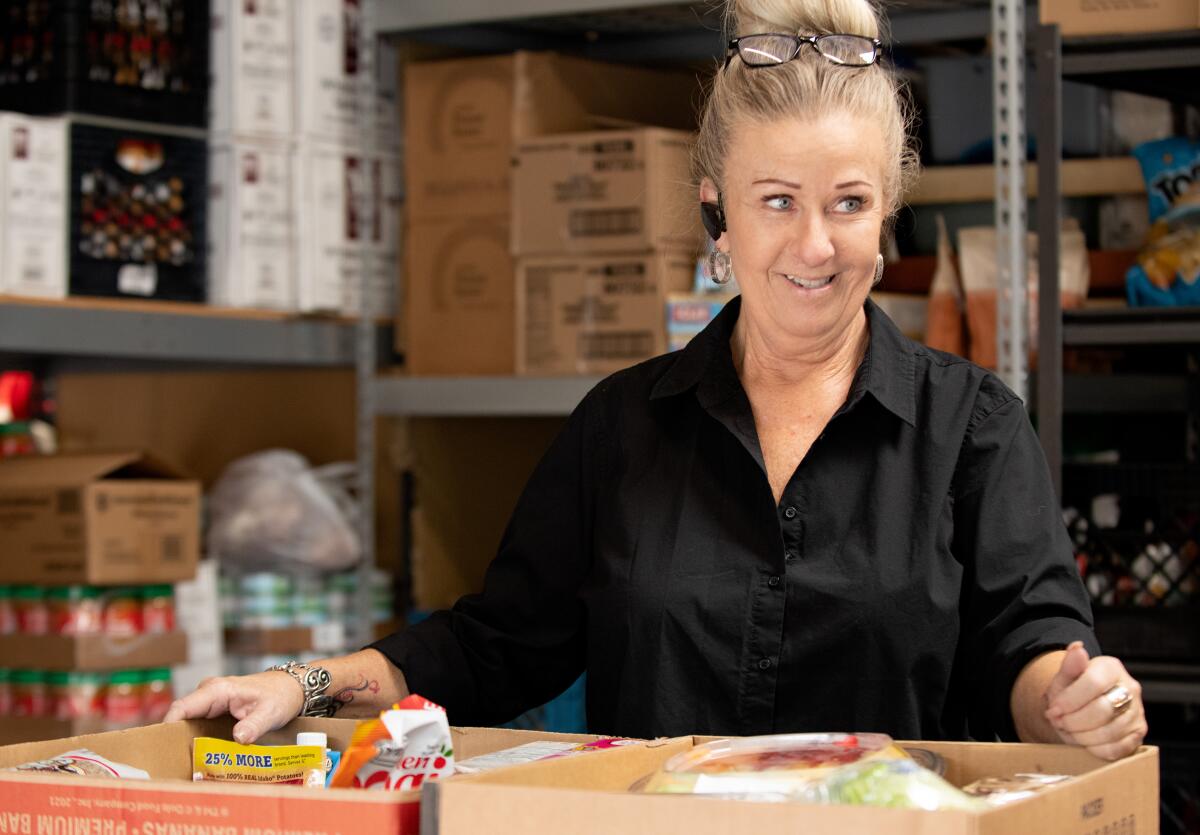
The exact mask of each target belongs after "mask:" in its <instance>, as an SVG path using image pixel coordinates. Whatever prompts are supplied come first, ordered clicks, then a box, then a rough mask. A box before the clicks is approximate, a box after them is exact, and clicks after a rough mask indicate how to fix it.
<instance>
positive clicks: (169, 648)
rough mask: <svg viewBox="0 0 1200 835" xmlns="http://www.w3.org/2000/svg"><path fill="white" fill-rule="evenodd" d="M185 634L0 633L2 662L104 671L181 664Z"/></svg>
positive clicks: (17, 666)
mask: <svg viewBox="0 0 1200 835" xmlns="http://www.w3.org/2000/svg"><path fill="white" fill-rule="evenodd" d="M187 657H188V642H187V635H185V634H184V633H182V632H164V633H161V634H157V635H0V658H3V659H4V665H5V666H6V667H11V668H13V669H22V670H49V671H61V672H65V673H71V672H81V673H90V672H103V671H106V670H132V669H148V668H150V667H170V666H173V665H175V664H183V663H184V662H186V661H187Z"/></svg>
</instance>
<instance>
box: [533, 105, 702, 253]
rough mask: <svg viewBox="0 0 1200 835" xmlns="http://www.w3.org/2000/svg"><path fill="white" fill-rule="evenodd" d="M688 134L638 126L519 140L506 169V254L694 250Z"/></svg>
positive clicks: (695, 224) (695, 223) (694, 215)
mask: <svg viewBox="0 0 1200 835" xmlns="http://www.w3.org/2000/svg"><path fill="white" fill-rule="evenodd" d="M690 154H691V135H690V134H688V133H684V132H680V131H667V130H662V129H658V128H646V129H639V130H633V131H605V132H601V133H583V134H565V135H562V136H557V137H550V138H546V139H535V140H528V141H525V142H522V143H521V144H520V145H519V146H518V147H517V151H516V159H515V168H514V171H513V244H512V247H513V253H514V254H515V255H518V256H524V255H547V254H559V253H568V252H569V253H581V254H582V253H588V254H591V253H598V252H638V251H644V250H647V249H654V248H659V249H681V250H696V249H698V248H699V244H700V241H701V238H700V225H699V220H698V216H697V212H696V201H697V199H698V198H697V196H696V192H695V189H694V188H693V187H692V186H691V185H690V175H689V170H690V168H689V166H690Z"/></svg>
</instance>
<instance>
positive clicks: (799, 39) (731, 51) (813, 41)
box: [721, 32, 883, 70]
mask: <svg viewBox="0 0 1200 835" xmlns="http://www.w3.org/2000/svg"><path fill="white" fill-rule="evenodd" d="M767 37H770V38H789V39H791V40H792V41H793V42H794V43H795V44H796V49H795V50H794V51H793V52H792V54H791V55H789V56H788V57H787V58H785V59H784V60H782V61H779V62H777V63H774V64H749V63H747V62H746V59H745V58H744V57H743V56H742V50H741V47H740V46H739V44H740V43H741V41H742V40H743V39H745V38H767ZM824 38H860V39H861V40H864V41H869V42H870V43H871V44H872V45H873V46H874V47H875V50H874V52H872V53H871V60H870V61H868V62H867V63H865V64H844V63H842V62H840V61H834V60H833V59H832V58H830V57H829V56H828V55H826V54H825V53H824V52H822V51H821V48H820V47H819V46H817V41H819V40H822V39H824ZM805 44H810V45H811V46H812V48H813V49H815V50H816V52H817V54H818V55H820V56H821V57H822V58H824V59H825V60H826V61H829V62H830V63H831V64H836V65H837V66H839V67H869V66H871V65H873V64H876V63H878V61H879V53H880V51H881V50H882V49H883V42H882V41H880V40H879V39H878V38H868V37H867V36H866V35H848V34H845V33H843V32H835V33H829V34H825V35H789V34H787V33H786V32H755V33H754V34H753V35H742V36H741V37H737V38H733V39H732V40H731V41H729V43H728V44H726V45H725V66H723V67H721V69H722V70H725V69H727V68H728V67H729V63H730V62H731V61H732V60H733V56H734V55H737V56H738V57H740V58H742V64H743V65H744V66H745V67H746V69H750V70H761V69H763V68H765V67H778V66H780V65H781V64H786V63H787V62H788V61H795V60H796V57H797V56H798V55H799V54H800V50H802V49H804V45H805Z"/></svg>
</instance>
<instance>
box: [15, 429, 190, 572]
mask: <svg viewBox="0 0 1200 835" xmlns="http://www.w3.org/2000/svg"><path fill="white" fill-rule="evenodd" d="M199 540H200V485H199V483H197V482H195V481H189V480H185V479H182V478H180V476H179V475H178V473H176V472H175V471H174V470H172V469H171V468H169V467H167V466H166V465H165V464H162V463H161V462H159V461H156V460H155V459H153V458H151V457H149V456H147V455H145V454H143V453H136V452H126V453H93V454H78V455H55V456H45V457H35V458H9V459H5V460H3V461H0V554H3V555H4V559H3V560H0V581H3V582H7V583H46V584H50V585H70V584H77V583H80V584H92V585H104V584H127V583H169V582H173V581H175V580H184V579H187V578H189V577H191V576H192V575H193V574H194V573H195V571H196V562H197V560H198V558H199V553H198V551H199Z"/></svg>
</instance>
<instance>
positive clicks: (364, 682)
mask: <svg viewBox="0 0 1200 835" xmlns="http://www.w3.org/2000/svg"><path fill="white" fill-rule="evenodd" d="M355 693H373V694H378V693H379V682H378V681H375V680H373V679H369V678H367V677H366V676H361V675H360V676H359V682H358V684H355V685H351V686H350V687H343V688H342V689H341V690H339V691H337V692H336V693H334V694H333V698H334V701H337V702H341V703H342V704H349V703H350V702H352V701H354V694H355Z"/></svg>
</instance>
